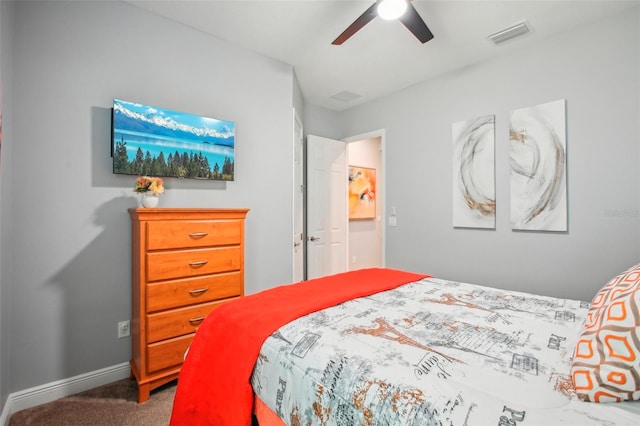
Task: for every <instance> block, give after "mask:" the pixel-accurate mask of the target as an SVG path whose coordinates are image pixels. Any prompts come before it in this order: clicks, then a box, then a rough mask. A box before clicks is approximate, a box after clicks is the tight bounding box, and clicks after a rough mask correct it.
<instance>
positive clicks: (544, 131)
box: [509, 99, 567, 232]
mask: <svg viewBox="0 0 640 426" xmlns="http://www.w3.org/2000/svg"><path fill="white" fill-rule="evenodd" d="M509 147H510V162H511V227H512V229H517V230H536V231H560V232H562V231H566V230H567V184H566V168H567V162H566V158H567V155H566V118H565V100H564V99H562V100H558V101H554V102H549V103H546V104H541V105H537V106H534V107H530V108H521V109H517V110H514V111H512V112H511V115H510V130H509Z"/></svg>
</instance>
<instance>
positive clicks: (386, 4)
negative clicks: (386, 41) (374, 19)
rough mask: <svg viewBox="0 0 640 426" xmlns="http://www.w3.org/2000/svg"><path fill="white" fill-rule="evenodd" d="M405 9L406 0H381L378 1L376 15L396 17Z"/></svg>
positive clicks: (385, 17)
mask: <svg viewBox="0 0 640 426" xmlns="http://www.w3.org/2000/svg"><path fill="white" fill-rule="evenodd" d="M406 10H407V2H406V0H382V1H381V2H380V3H378V16H379V17H381V18H382V19H386V20H393V19H398V18H399V17H401V16H402V15H403V14H404V12H406Z"/></svg>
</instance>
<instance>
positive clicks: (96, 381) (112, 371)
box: [0, 362, 131, 426]
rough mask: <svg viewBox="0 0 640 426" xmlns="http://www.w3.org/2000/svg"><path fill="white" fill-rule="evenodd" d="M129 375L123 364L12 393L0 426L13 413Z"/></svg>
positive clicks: (0, 417) (4, 423) (126, 363)
mask: <svg viewBox="0 0 640 426" xmlns="http://www.w3.org/2000/svg"><path fill="white" fill-rule="evenodd" d="M130 373H131V369H130V367H129V363H128V362H123V363H122V364H117V365H113V366H111V367H106V368H102V369H100V370H95V371H91V372H89V373H85V374H80V375H78V376H74V377H70V378H68V379H63V380H57V381H55V382H51V383H47V384H44V385H41V386H36V387H33V388H30V389H25V390H23V391H19V392H14V393H12V394H9V396H8V397H7V402H6V403H5V404H4V409H3V410H2V414H1V415H0V425H4V426H6V425H8V424H9V419H10V418H11V415H12V414H13V413H15V412H18V411H20V410H24V409H25V408H31V407H35V406H36V405H40V404H44V403H47V402H51V401H54V400H56V399H60V398H64V397H65V396H69V395H73V394H76V393H78V392H83V391H86V390H89V389H92V388H95V387H98V386H102V385H106V384H108V383H113V382H116V381H118V380H122V379H125V378H127V377H129V375H130Z"/></svg>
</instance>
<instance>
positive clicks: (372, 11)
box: [331, 0, 433, 45]
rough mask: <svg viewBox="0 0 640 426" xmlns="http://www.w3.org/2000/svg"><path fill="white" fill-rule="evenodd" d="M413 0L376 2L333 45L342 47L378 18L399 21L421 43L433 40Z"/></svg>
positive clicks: (379, 0)
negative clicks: (412, 2)
mask: <svg viewBox="0 0 640 426" xmlns="http://www.w3.org/2000/svg"><path fill="white" fill-rule="evenodd" d="M411 1H413V0H376V2H375V3H374V4H372V5H371V7H369V9H367V10H366V11H365V12H364V13H363V14H362V15H360V17H359V18H358V19H356V20H355V21H353V23H352V24H351V25H349V26H348V27H347V29H346V30H344V31H343V33H342V34H340V35H339V36H338V38H336V39H335V40H334V41H333V42H332V43H331V44H334V45H341V44H342V43H344V42H345V41H347V40H348V39H349V38H350V37H351V36H352V35H354V34H355V33H356V32H358V31H359V30H360V29H361V28H362V27H364V26H365V25H366V24H368V23H369V22H371V21H372V20H373V18H375V17H376V16H380V17H381V18H383V19H399V20H400V22H402V23H403V24H404V26H405V27H407V29H408V30H409V31H411V32H412V33H413V35H414V36H416V38H417V39H418V40H420V42H421V43H423V44H424V43H426V42H428V41H429V40H431V39H432V38H433V34H432V33H431V31H430V30H429V28H428V27H427V24H425V23H424V20H423V19H422V18H421V17H420V15H419V14H418V12H417V11H416V9H415V8H414V7H413V5H412V4H411Z"/></svg>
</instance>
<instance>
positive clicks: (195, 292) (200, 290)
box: [189, 287, 209, 296]
mask: <svg viewBox="0 0 640 426" xmlns="http://www.w3.org/2000/svg"><path fill="white" fill-rule="evenodd" d="M207 290H209V287H205V288H198V289H195V290H189V294H190V295H192V296H200V295H201V294H202V293H204V292H205V291H207Z"/></svg>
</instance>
